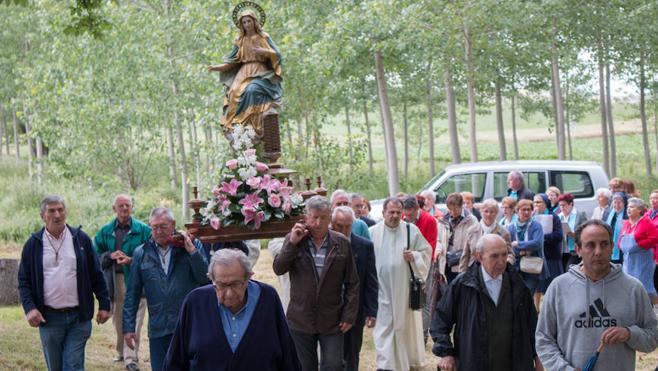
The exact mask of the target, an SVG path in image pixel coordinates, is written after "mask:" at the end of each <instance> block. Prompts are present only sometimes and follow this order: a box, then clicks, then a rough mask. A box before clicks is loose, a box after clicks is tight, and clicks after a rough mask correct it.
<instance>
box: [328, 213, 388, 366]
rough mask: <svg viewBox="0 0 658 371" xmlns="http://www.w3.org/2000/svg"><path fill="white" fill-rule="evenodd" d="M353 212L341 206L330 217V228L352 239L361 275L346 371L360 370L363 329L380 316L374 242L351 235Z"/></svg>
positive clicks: (346, 350)
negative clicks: (357, 309) (378, 312)
mask: <svg viewBox="0 0 658 371" xmlns="http://www.w3.org/2000/svg"><path fill="white" fill-rule="evenodd" d="M353 221H354V212H353V210H352V209H351V208H349V207H347V206H338V207H336V208H335V209H334V210H333V213H332V216H331V229H333V230H334V231H336V232H339V233H342V234H343V235H344V236H345V237H347V238H349V239H350V244H351V246H352V256H353V257H354V263H355V264H356V271H357V274H358V276H359V312H358V314H357V316H356V322H355V323H354V326H353V327H352V328H351V329H350V330H349V331H348V332H346V333H345V340H344V343H343V345H344V348H343V349H344V353H343V360H344V361H345V371H356V370H358V369H359V353H360V352H361V344H362V342H363V327H364V326H366V325H367V326H368V327H373V326H374V325H375V317H377V291H378V290H379V286H378V284H377V268H376V266H375V252H374V247H373V244H372V242H371V241H369V240H366V239H365V238H363V237H359V236H357V235H355V234H354V233H352V222H353Z"/></svg>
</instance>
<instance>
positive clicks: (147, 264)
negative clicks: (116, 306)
mask: <svg viewBox="0 0 658 371" xmlns="http://www.w3.org/2000/svg"><path fill="white" fill-rule="evenodd" d="M149 225H150V227H151V238H150V239H149V240H148V241H147V242H146V243H145V244H143V245H141V246H140V247H138V248H137V249H135V252H134V253H133V258H132V262H131V265H130V281H129V285H128V288H127V290H128V291H127V293H126V301H125V304H124V307H123V337H124V339H125V341H126V344H127V345H128V346H129V347H130V348H134V346H135V338H136V335H135V322H136V317H137V309H138V307H139V300H140V298H141V296H142V290H143V291H144V294H145V295H146V305H147V307H148V312H149V323H148V335H149V350H150V352H151V369H152V370H153V371H159V370H162V368H163V363H164V358H165V354H166V353H167V348H169V343H170V341H171V337H172V335H173V333H174V328H175V327H176V320H177V318H178V313H179V311H180V308H181V305H182V303H183V299H184V298H185V295H187V294H188V293H189V292H190V291H192V290H193V289H195V288H196V287H198V286H200V285H202V284H205V283H207V282H208V279H207V278H206V269H207V266H208V261H207V260H206V257H205V254H204V253H203V247H202V246H201V243H200V242H199V240H195V241H194V242H192V240H191V238H190V236H189V235H188V234H187V233H186V232H180V236H178V237H180V238H174V237H177V236H174V233H175V232H176V220H175V219H174V215H173V213H172V212H171V210H169V209H167V208H164V207H157V208H155V209H153V211H151V215H150V217H149ZM181 239H182V241H183V243H181V244H180V245H182V247H177V246H178V245H179V243H177V242H178V241H180V240H181Z"/></svg>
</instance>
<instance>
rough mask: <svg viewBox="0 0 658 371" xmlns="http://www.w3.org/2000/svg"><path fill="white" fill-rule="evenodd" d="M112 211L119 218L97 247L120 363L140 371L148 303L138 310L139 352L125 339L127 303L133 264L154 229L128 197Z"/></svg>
mask: <svg viewBox="0 0 658 371" xmlns="http://www.w3.org/2000/svg"><path fill="white" fill-rule="evenodd" d="M112 211H114V214H115V215H116V217H115V218H113V219H112V220H111V221H110V222H109V223H107V224H105V225H104V226H103V227H101V229H100V230H99V231H98V233H96V237H95V238H94V247H95V249H96V253H97V254H98V256H99V257H100V262H101V268H102V269H103V274H104V275H105V280H106V281H107V284H108V289H109V291H110V299H111V300H112V323H113V324H114V329H115V330H116V333H117V338H116V350H117V356H116V357H115V358H114V360H115V361H116V362H121V361H123V364H124V365H125V366H126V369H128V370H129V371H136V370H139V366H138V361H139V359H138V351H139V334H140V332H141V329H142V323H143V322H144V314H145V313H146V300H145V299H143V298H142V300H140V302H139V310H138V311H137V327H136V331H135V334H136V338H135V349H130V347H128V346H127V345H126V344H125V342H124V340H123V303H124V301H125V297H126V287H128V281H129V278H130V263H131V261H132V256H133V252H134V251H135V249H136V248H137V247H138V246H140V245H142V244H143V243H144V242H146V241H148V239H149V237H150V236H151V229H150V228H149V227H148V225H146V224H144V223H142V222H141V221H139V220H137V219H136V218H134V217H133V216H132V211H133V200H132V197H130V196H129V195H126V194H120V195H117V196H116V197H114V203H113V204H112Z"/></svg>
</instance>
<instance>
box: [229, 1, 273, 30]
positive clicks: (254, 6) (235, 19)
mask: <svg viewBox="0 0 658 371" xmlns="http://www.w3.org/2000/svg"><path fill="white" fill-rule="evenodd" d="M246 9H253V10H255V11H256V12H257V13H258V15H259V17H258V18H259V19H257V20H256V21H258V24H259V25H260V26H261V27H263V26H264V25H265V20H266V19H267V16H266V15H265V11H264V10H263V8H261V6H260V5H258V4H256V3H255V2H253V1H243V2H241V3H240V4H238V5H236V6H235V8H233V16H232V18H233V24H235V27H237V28H240V19H239V18H238V17H239V15H240V13H241V12H242V11H243V10H246Z"/></svg>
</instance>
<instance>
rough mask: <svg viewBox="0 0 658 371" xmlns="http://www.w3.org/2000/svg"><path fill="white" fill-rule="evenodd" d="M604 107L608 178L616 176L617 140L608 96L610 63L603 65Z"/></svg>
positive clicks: (610, 101)
mask: <svg viewBox="0 0 658 371" xmlns="http://www.w3.org/2000/svg"><path fill="white" fill-rule="evenodd" d="M605 107H606V110H605V111H606V121H607V122H608V135H610V177H611V178H615V177H616V176H617V139H616V138H615V123H614V121H613V120H612V94H610V63H606V65H605Z"/></svg>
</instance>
